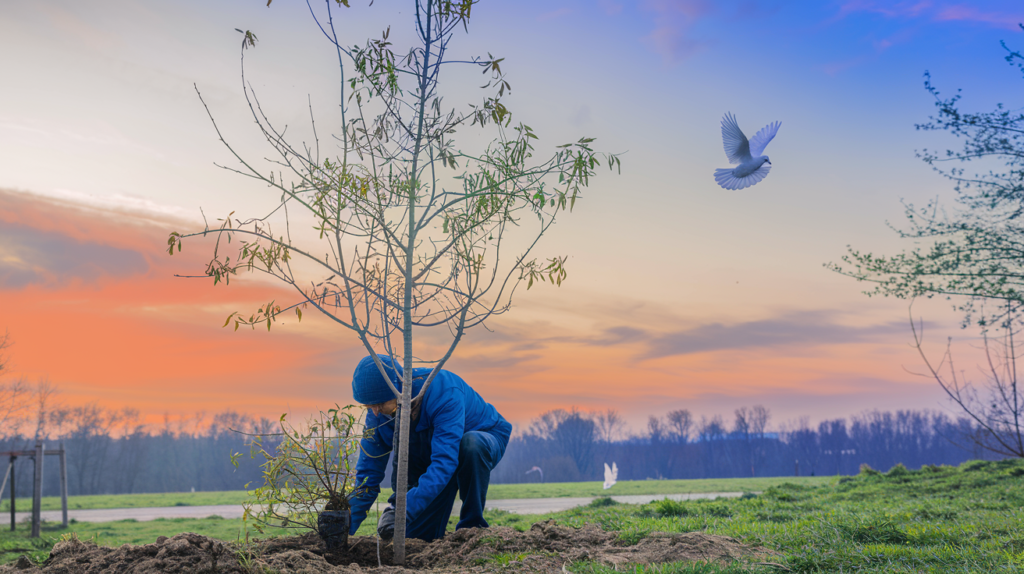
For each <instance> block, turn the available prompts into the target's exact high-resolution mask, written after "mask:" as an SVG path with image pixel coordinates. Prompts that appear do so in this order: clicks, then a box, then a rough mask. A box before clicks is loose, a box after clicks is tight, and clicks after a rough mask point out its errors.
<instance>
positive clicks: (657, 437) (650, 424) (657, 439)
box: [647, 415, 668, 444]
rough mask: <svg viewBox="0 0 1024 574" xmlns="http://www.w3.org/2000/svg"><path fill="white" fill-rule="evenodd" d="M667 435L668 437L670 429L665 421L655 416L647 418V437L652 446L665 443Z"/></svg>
mask: <svg viewBox="0 0 1024 574" xmlns="http://www.w3.org/2000/svg"><path fill="white" fill-rule="evenodd" d="M666 435H668V427H667V426H666V425H665V421H663V420H661V419H660V418H658V417H656V416H654V415H651V416H649V417H647V437H648V438H649V439H650V441H651V444H658V443H661V442H664V440H665V437H666Z"/></svg>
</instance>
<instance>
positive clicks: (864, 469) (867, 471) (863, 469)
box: [860, 462, 882, 476]
mask: <svg viewBox="0 0 1024 574" xmlns="http://www.w3.org/2000/svg"><path fill="white" fill-rule="evenodd" d="M880 474H882V473H880V472H878V471H877V470H875V469H873V468H871V465H869V464H868V463H866V462H862V463H861V464H860V475H861V476H879V475H880Z"/></svg>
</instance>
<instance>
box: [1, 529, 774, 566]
mask: <svg viewBox="0 0 1024 574" xmlns="http://www.w3.org/2000/svg"><path fill="white" fill-rule="evenodd" d="M250 551H251V552H250V553H249V554H248V557H249V559H248V560H246V559H245V558H246V556H247V553H246V552H245V549H244V548H243V547H241V546H239V545H237V544H234V543H225V542H221V541H219V540H214V539H211V538H207V537H205V536H200V535H198V534H192V533H184V534H179V535H177V536H174V537H173V538H166V537H163V536H161V537H160V538H158V539H157V541H156V542H155V543H153V544H145V545H142V546H131V545H128V544H125V545H123V546H121V547H119V548H108V547H103V546H96V545H95V544H93V543H91V542H83V541H80V540H67V541H62V542H58V543H57V544H56V545H54V547H53V550H52V552H51V553H50V558H49V559H48V560H46V561H45V562H44V563H43V564H41V565H36V564H32V563H31V562H30V561H28V560H27V559H26V560H19V561H18V562H17V563H15V564H7V565H3V566H0V574H12V573H15V572H26V573H34V572H42V573H46V574H99V573H104V574H106V573H111V574H113V573H118V574H120V573H125V574H128V573H131V574H148V573H167V574H178V573H181V574H185V573H188V574H195V573H207V574H255V573H260V574H263V573H266V574H270V573H279V574H293V573H294V574H300V573H301V574H320V573H332V574H347V573H355V572H359V573H362V572H371V573H378V574H384V573H387V574H399V573H408V572H428V573H432V574H464V573H470V572H474V573H475V572H497V571H502V572H513V573H525V572H561V571H562V565H563V564H566V563H567V562H576V561H581V560H589V561H597V562H604V563H607V564H610V565H617V564H626V563H629V564H650V563H664V562H676V561H701V562H707V561H717V562H731V561H733V560H737V559H743V558H755V559H765V558H768V557H769V556H770V555H771V554H772V553H771V552H770V551H768V550H765V549H763V548H752V547H749V546H746V545H744V544H741V543H740V542H739V541H737V540H736V539H734V538H729V537H727V536H711V535H708V534H701V533H698V532H689V533H685V534H668V533H657V532H655V533H651V534H649V535H648V536H647V537H646V538H643V539H641V540H640V541H639V542H638V543H637V544H633V545H627V544H625V543H623V542H621V541H620V540H619V539H618V533H616V532H605V531H603V530H601V529H600V528H598V527H597V526H592V525H588V526H585V527H584V528H581V529H575V528H570V527H566V526H559V525H557V524H555V523H554V521H548V522H540V523H537V524H534V525H533V527H532V528H530V530H529V531H527V532H518V531H516V530H513V529H511V528H508V527H504V526H498V527H493V528H481V529H477V528H471V529H465V530H459V531H457V532H454V533H450V534H448V535H447V536H445V537H444V538H443V539H442V540H437V541H434V542H431V543H427V542H422V541H420V540H407V541H406V562H407V566H406V567H405V568H402V567H398V566H392V565H391V564H392V549H391V545H390V544H383V543H382V544H381V546H380V560H381V563H382V564H383V566H378V562H377V540H376V538H371V537H366V536H353V537H351V538H350V539H349V546H348V549H347V550H345V551H342V552H338V553H333V554H331V553H327V552H325V550H324V544H323V542H322V541H321V540H320V539H319V537H318V536H317V535H316V534H315V533H312V532H311V533H309V534H305V535H302V536H292V537H286V538H272V539H269V540H265V541H261V542H257V543H254V544H252V545H251V546H250Z"/></svg>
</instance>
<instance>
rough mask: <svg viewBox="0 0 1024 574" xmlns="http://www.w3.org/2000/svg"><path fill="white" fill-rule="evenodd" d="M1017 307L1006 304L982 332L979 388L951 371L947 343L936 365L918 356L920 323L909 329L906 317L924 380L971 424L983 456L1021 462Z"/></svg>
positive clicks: (1023, 434) (1023, 420)
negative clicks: (994, 455)
mask: <svg viewBox="0 0 1024 574" xmlns="http://www.w3.org/2000/svg"><path fill="white" fill-rule="evenodd" d="M1020 306H1021V304H1020V303H1017V302H1014V301H1006V302H1005V304H1004V305H1003V306H1002V307H1003V309H1004V313H1003V315H1002V317H1000V318H999V321H998V322H997V323H996V324H994V325H987V326H985V327H984V328H983V329H982V337H983V339H984V351H985V359H986V363H985V366H984V370H983V371H982V374H983V376H984V377H985V382H984V383H983V384H982V385H981V387H980V388H979V386H978V385H976V384H974V383H972V382H971V381H970V380H969V379H967V378H966V375H965V374H964V372H963V371H959V372H958V371H957V369H956V367H955V365H954V362H953V351H952V344H953V339H952V337H949V338H947V339H946V350H945V352H944V353H943V355H942V358H941V359H940V360H939V362H938V364H934V363H933V362H932V361H931V360H930V359H929V358H928V356H927V354H925V352H924V348H923V344H924V324H923V322H920V321H919V322H918V323H917V324H915V323H914V318H913V315H911V318H910V327H911V329H912V331H913V334H914V346H915V347H916V348H917V351H918V353H919V354H920V355H921V359H922V360H924V364H925V366H926V367H927V369H928V374H927V375H926V376H931V377H932V378H933V379H935V381H936V382H937V383H939V386H940V387H942V390H943V391H945V393H946V396H948V397H949V398H950V399H951V400H952V401H953V402H954V403H955V404H956V405H957V406H958V407H960V409H961V410H963V412H964V413H965V414H966V415H967V416H968V417H970V418H971V420H973V421H974V423H975V425H976V430H975V432H974V433H972V435H971V438H972V440H973V441H974V442H975V443H976V444H977V445H978V446H979V447H981V448H984V449H985V450H988V451H991V452H994V453H997V454H1001V455H1003V456H1015V457H1018V458H1024V392H1022V389H1021V388H1020V387H1019V386H1018V379H1017V359H1018V358H1019V357H1020V356H1021V355H1019V354H1017V345H1018V343H1017V338H1019V337H1020V325H1021V321H1020V318H1019V316H1018V313H1019V311H1020Z"/></svg>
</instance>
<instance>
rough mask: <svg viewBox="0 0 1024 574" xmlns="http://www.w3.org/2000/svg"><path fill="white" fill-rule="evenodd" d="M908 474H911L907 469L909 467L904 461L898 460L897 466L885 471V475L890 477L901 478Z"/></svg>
mask: <svg viewBox="0 0 1024 574" xmlns="http://www.w3.org/2000/svg"><path fill="white" fill-rule="evenodd" d="M908 474H910V471H909V470H907V467H905V466H903V463H902V462H898V463H896V466H894V467H892V468H890V469H889V472H887V473H885V476H886V477H888V478H900V477H903V476H907V475H908Z"/></svg>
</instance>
